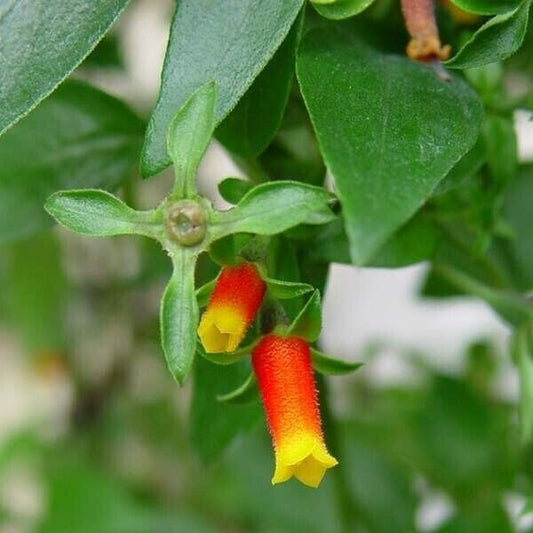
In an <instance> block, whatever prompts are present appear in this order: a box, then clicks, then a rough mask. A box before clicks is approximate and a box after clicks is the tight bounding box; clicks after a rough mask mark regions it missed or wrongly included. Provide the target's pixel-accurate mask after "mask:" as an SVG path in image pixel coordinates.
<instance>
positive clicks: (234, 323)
mask: <svg viewBox="0 0 533 533" xmlns="http://www.w3.org/2000/svg"><path fill="white" fill-rule="evenodd" d="M245 332H246V324H245V323H244V321H243V320H242V318H241V317H240V316H239V314H238V313H236V312H235V311H234V310H233V309H225V308H212V309H209V310H208V311H206V312H205V313H204V314H203V316H202V319H201V320H200V325H199V326H198V336H199V337H200V341H201V343H202V346H203V347H204V349H205V351H206V352H207V353H221V352H234V351H235V350H236V349H237V347H238V346H239V344H240V342H241V340H242V339H243V337H244V334H245Z"/></svg>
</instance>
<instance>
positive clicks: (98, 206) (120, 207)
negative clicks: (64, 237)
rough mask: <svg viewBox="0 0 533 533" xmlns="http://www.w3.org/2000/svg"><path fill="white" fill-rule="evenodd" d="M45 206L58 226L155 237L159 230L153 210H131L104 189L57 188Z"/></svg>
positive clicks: (103, 233) (87, 232) (89, 232)
mask: <svg viewBox="0 0 533 533" xmlns="http://www.w3.org/2000/svg"><path fill="white" fill-rule="evenodd" d="M45 209H46V211H48V213H49V214H50V215H52V216H53V217H54V218H55V219H56V220H57V222H59V223H60V224H61V225H62V226H65V227H66V228H68V229H69V230H71V231H75V232H76V233H81V234H83V235H90V236H93V237H108V236H110V235H130V234H136V235H145V236H147V237H154V238H156V237H157V236H158V235H159V234H160V233H161V232H162V231H163V221H162V220H161V215H160V214H158V212H157V211H156V210H153V211H135V210H134V209H131V207H128V206H127V205H126V204H125V203H124V202H123V201H122V200H119V199H118V198H117V197H116V196H113V195H112V194H110V193H108V192H106V191H100V190H95V189H82V190H78V191H60V192H57V193H55V194H53V195H52V196H50V198H48V200H47V201H46V204H45Z"/></svg>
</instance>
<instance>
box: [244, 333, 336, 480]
mask: <svg viewBox="0 0 533 533" xmlns="http://www.w3.org/2000/svg"><path fill="white" fill-rule="evenodd" d="M252 364H253V368H254V373H255V376H256V378H257V382H258V385H259V389H260V391H261V397H262V401H263V406H264V408H265V412H266V419H267V424H268V427H269V430H270V434H271V436H272V440H273V444H274V451H275V456H276V467H275V471H274V476H273V478H272V484H276V483H282V482H284V481H287V480H289V479H290V478H291V477H292V476H294V477H296V479H298V480H299V481H301V482H302V483H304V484H305V485H308V486H309V487H314V488H316V487H318V485H319V484H320V482H321V481H322V478H323V477H324V474H325V472H326V470H327V469H328V468H331V467H333V466H335V465H336V464H337V460H336V459H335V458H334V457H333V456H331V455H330V454H329V452H328V450H327V448H326V445H325V443H324V437H323V434H322V427H321V420H320V412H319V409H318V400H317V391H316V386H315V381H314V376H313V367H312V365H311V354H310V350H309V345H308V344H307V342H306V341H305V340H303V339H300V338H298V337H280V336H277V335H274V334H271V335H267V336H266V337H264V338H263V339H262V340H261V341H260V342H259V344H258V345H257V346H256V347H255V348H254V350H253V352H252Z"/></svg>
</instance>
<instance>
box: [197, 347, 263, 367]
mask: <svg viewBox="0 0 533 533" xmlns="http://www.w3.org/2000/svg"><path fill="white" fill-rule="evenodd" d="M254 347H255V343H252V344H249V345H248V346H244V347H243V348H239V349H238V350H236V351H235V352H231V353H224V352H222V353H207V352H206V351H205V350H204V348H203V346H202V345H201V344H198V352H199V353H200V355H201V356H202V357H204V358H205V359H207V360H208V361H211V362H212V363H215V365H222V366H226V365H232V364H234V363H238V362H239V361H242V360H243V359H245V358H246V357H248V356H249V355H250V354H251V353H252V350H253V349H254Z"/></svg>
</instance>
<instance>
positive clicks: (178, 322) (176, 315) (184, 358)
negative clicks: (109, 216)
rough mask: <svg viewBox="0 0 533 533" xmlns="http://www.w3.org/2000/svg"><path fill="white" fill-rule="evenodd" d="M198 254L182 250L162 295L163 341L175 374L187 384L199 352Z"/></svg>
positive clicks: (169, 366)
mask: <svg viewBox="0 0 533 533" xmlns="http://www.w3.org/2000/svg"><path fill="white" fill-rule="evenodd" d="M195 263H196V255H195V254H194V253H192V252H191V251H189V250H179V253H177V254H176V256H175V257H173V265H174V272H173V274H172V278H171V279H170V282H169V284H168V285H167V288H166V289H165V292H164V294H163V298H162V299H161V344H162V346H163V352H164V353H165V357H166V360H167V364H168V368H169V370H170V372H171V373H172V375H173V376H174V377H175V378H176V379H177V380H178V382H179V383H180V384H183V383H184V381H185V379H186V377H187V375H188V373H189V371H190V369H191V365H192V362H193V359H194V354H195V353H196V328H197V327H198V314H199V313H198V304H197V302H196V295H195V291H194V266H195Z"/></svg>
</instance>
